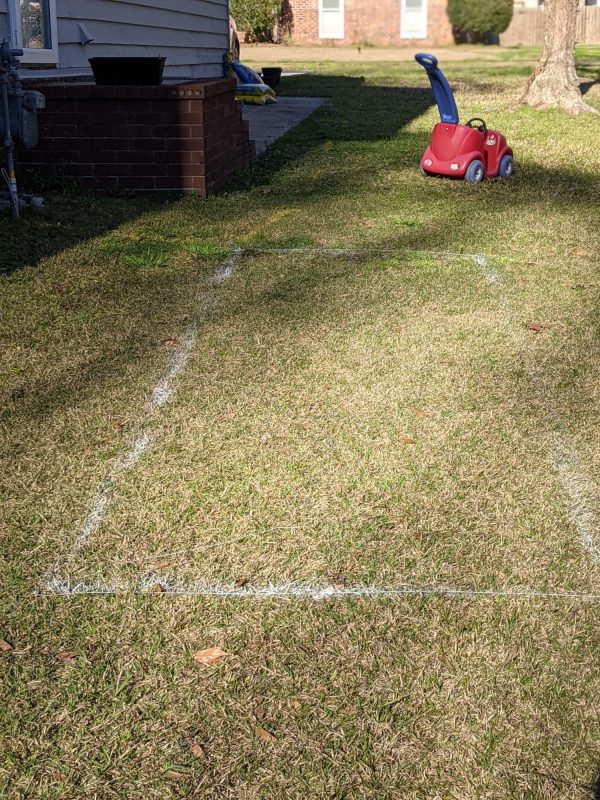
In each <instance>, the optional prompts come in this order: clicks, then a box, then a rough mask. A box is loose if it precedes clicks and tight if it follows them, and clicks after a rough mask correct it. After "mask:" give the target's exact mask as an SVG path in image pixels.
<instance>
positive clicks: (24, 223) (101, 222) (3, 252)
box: [0, 183, 179, 275]
mask: <svg viewBox="0 0 600 800" xmlns="http://www.w3.org/2000/svg"><path fill="white" fill-rule="evenodd" d="M20 188H23V189H27V188H28V187H27V184H26V183H21V184H20ZM53 188H54V193H49V194H47V195H45V193H44V191H40V186H39V185H38V186H36V185H35V183H31V184H30V186H29V189H30V190H31V191H33V192H34V193H35V194H41V195H42V196H46V199H47V205H46V207H45V208H44V209H43V210H39V211H37V210H31V209H25V211H24V212H23V213H22V215H21V218H20V219H18V220H14V219H11V218H10V216H9V215H8V214H5V215H4V216H3V217H2V218H1V221H0V275H1V274H5V275H6V274H10V273H11V272H14V271H15V270H18V269H20V268H22V267H25V266H35V265H36V264H38V263H39V262H40V261H41V260H42V259H44V258H49V257H51V256H53V255H56V254H57V253H60V252H62V251H63V250H68V249H69V248H71V247H73V246H74V245H76V244H78V243H80V242H84V241H87V240H90V239H94V238H95V237H97V236H102V235H103V234H105V233H107V232H109V231H111V230H115V229H116V228H118V227H119V226H120V225H122V224H124V223H126V222H129V221H131V220H134V219H136V218H138V217H140V216H143V215H144V214H147V213H150V212H152V211H157V210H160V209H161V208H164V207H166V206H167V205H169V204H171V203H173V202H175V201H177V200H178V199H179V198H178V196H176V195H175V196H168V195H166V194H164V193H163V194H162V195H158V194H152V195H135V196H134V195H127V194H125V193H121V194H119V195H110V194H93V193H91V192H83V191H77V190H75V189H74V187H69V188H68V189H66V190H65V191H61V192H60V193H56V186H55V187H53Z"/></svg>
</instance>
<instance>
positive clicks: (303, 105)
mask: <svg viewBox="0 0 600 800" xmlns="http://www.w3.org/2000/svg"><path fill="white" fill-rule="evenodd" d="M324 102H325V98H323V97H278V98H277V102H276V103H273V105H270V106H251V105H244V107H243V110H242V114H243V116H244V119H246V120H248V122H249V123H250V139H251V140H252V141H253V142H254V147H255V148H256V156H257V158H258V157H260V156H261V155H262V154H263V153H264V152H265V150H266V149H267V147H269V145H271V144H273V142H275V141H276V140H277V139H279V137H280V136H283V134H284V133H287V132H288V131H289V130H291V129H292V128H295V127H296V125H299V124H300V123H301V122H302V121H303V120H305V119H306V118H307V117H309V116H310V115H311V114H312V113H313V112H314V111H316V110H317V109H318V108H320V106H322V105H323V103H324Z"/></svg>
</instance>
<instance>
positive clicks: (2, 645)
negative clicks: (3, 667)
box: [0, 639, 13, 653]
mask: <svg viewBox="0 0 600 800" xmlns="http://www.w3.org/2000/svg"><path fill="white" fill-rule="evenodd" d="M12 649H13V646H12V644H9V643H8V642H7V641H6V640H5V639H0V650H1V651H2V652H3V653H8V651H9V650H12Z"/></svg>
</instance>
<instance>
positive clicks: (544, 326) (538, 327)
mask: <svg viewBox="0 0 600 800" xmlns="http://www.w3.org/2000/svg"><path fill="white" fill-rule="evenodd" d="M525 327H526V328H527V329H528V330H530V331H533V332H534V333H539V332H540V331H544V330H549V329H550V328H552V327H554V326H553V325H552V323H551V322H527V323H526V324H525Z"/></svg>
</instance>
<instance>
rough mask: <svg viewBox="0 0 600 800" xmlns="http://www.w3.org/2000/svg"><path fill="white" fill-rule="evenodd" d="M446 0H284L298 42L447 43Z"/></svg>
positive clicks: (448, 31)
mask: <svg viewBox="0 0 600 800" xmlns="http://www.w3.org/2000/svg"><path fill="white" fill-rule="evenodd" d="M446 6H447V0H376V2H374V1H373V0H287V3H286V8H285V17H286V22H287V27H288V29H289V31H290V34H291V38H292V41H294V42H296V43H298V44H329V45H332V44H333V45H335V44H346V45H348V44H355V45H414V44H419V45H421V44H422V45H427V46H429V45H435V44H450V43H451V42H452V41H453V39H452V28H451V25H450V22H449V21H448V15H447V12H446Z"/></svg>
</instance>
